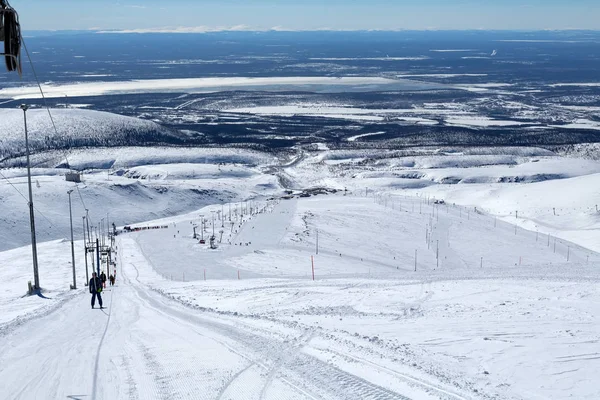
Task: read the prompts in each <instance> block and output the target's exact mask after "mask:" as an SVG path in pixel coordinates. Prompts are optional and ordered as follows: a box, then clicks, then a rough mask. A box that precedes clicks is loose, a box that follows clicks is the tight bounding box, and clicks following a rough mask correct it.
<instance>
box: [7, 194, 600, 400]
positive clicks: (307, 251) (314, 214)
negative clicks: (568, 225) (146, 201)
mask: <svg viewBox="0 0 600 400" xmlns="http://www.w3.org/2000/svg"><path fill="white" fill-rule="evenodd" d="M254 206H255V209H256V210H259V211H260V212H257V213H255V214H254V215H252V216H249V215H245V216H244V217H240V216H239V214H238V215H236V213H232V220H233V222H234V227H236V228H237V231H238V232H237V233H236V232H235V229H234V233H232V234H231V235H225V234H224V236H223V243H221V244H220V245H219V248H218V249H216V250H209V249H208V248H207V246H202V245H199V244H198V243H197V240H194V239H193V238H192V226H193V225H194V223H196V222H198V219H199V215H200V214H203V215H204V216H205V217H208V216H211V211H217V210H220V209H221V206H220V205H213V206H208V207H205V208H202V209H199V210H197V211H196V212H193V213H190V214H183V215H181V216H178V217H169V218H164V219H161V220H157V221H150V222H148V223H147V225H152V224H166V225H168V228H167V229H160V230H147V231H139V232H134V233H124V234H121V235H119V236H118V240H117V248H118V257H117V277H118V280H117V286H116V287H114V288H109V289H107V290H106V291H105V292H104V301H105V305H106V306H107V308H106V309H105V310H98V309H96V310H91V309H90V306H89V296H88V295H87V293H86V292H85V289H80V290H78V291H76V292H67V288H66V285H65V286H63V289H62V290H63V291H62V292H61V291H60V290H59V289H57V292H55V293H52V296H50V295H48V296H47V297H54V298H60V299H62V300H60V302H57V300H53V299H40V298H25V299H13V300H12V301H13V303H12V305H13V309H16V308H17V307H18V305H19V304H21V303H20V302H22V301H32V300H33V301H36V302H37V303H38V305H40V304H41V305H42V306H40V308H38V309H37V310H38V311H37V317H35V314H36V311H35V307H34V306H32V307H33V308H31V309H30V310H29V314H30V316H29V317H28V318H26V319H24V320H23V321H22V322H20V323H15V321H18V320H19V318H20V317H19V313H14V314H13V315H12V322H10V321H6V319H5V320H4V323H3V325H2V327H3V329H0V349H1V350H0V381H1V382H12V384H11V385H10V386H9V387H7V388H4V389H3V395H5V396H6V398H11V399H28V398H66V397H69V396H71V398H92V399H110V398H130V399H135V398H138V399H142V398H143V399H154V398H172V399H178V398H180V399H356V398H361V399H362V398H375V399H488V398H501V399H518V398H524V397H525V398H532V399H542V398H556V399H562V398H571V397H572V396H575V397H576V398H581V399H594V398H597V397H598V396H599V395H600V392H598V389H597V385H595V383H594V382H595V379H596V377H595V375H596V374H595V371H596V370H597V365H598V364H597V363H598V357H597V351H596V343H597V341H598V340H599V339H600V328H599V327H600V324H599V323H598V322H599V321H598V315H599V313H598V311H599V310H598V306H597V305H598V304H600V302H599V301H598V300H600V299H599V298H598V297H599V294H598V291H597V286H598V282H599V280H600V274H599V273H598V265H600V255H599V254H598V253H595V252H593V251H591V250H588V249H586V248H583V247H580V246H578V245H577V244H574V243H570V242H566V241H564V240H561V239H557V249H556V252H555V251H554V247H553V243H554V237H552V241H551V246H549V245H548V243H547V238H546V237H545V236H541V235H539V234H537V233H536V232H532V231H526V230H524V229H523V228H521V227H517V229H516V234H515V225H512V224H508V223H506V222H504V221H502V220H499V219H497V218H494V217H493V216H489V215H487V214H483V213H481V212H480V211H479V212H476V211H475V210H474V209H473V208H471V207H469V208H464V207H453V206H448V207H446V205H435V204H433V201H428V200H427V199H426V198H425V197H406V196H390V195H385V196H376V197H372V196H370V197H360V196H353V195H348V196H343V195H329V196H317V197H312V198H301V199H293V200H278V201H275V202H269V203H268V204H267V203H266V202H260V201H257V202H255V203H254ZM234 207H237V209H238V210H239V207H240V205H239V204H235V203H234ZM224 210H227V211H228V204H225V205H224ZM225 215H227V216H228V212H225ZM208 218H209V221H212V220H211V218H210V217H208ZM223 222H225V221H223ZM227 222H229V221H227ZM217 224H218V226H216V228H217V229H218V228H220V222H219V221H218V219H217V222H216V225H217ZM141 225H144V224H140V226H141ZM207 230H208V231H211V226H210V224H209V226H208V228H207ZM317 230H318V231H319V254H318V255H317V254H316V231H317ZM227 242H231V243H240V242H241V243H243V244H244V245H243V246H239V245H237V246H236V245H233V244H228V243H227ZM250 242H251V244H250ZM245 243H249V244H248V246H245ZM57 244H60V245H63V246H64V242H63V243H62V244H61V243H55V244H52V243H50V244H48V246H42V248H41V254H42V256H43V257H45V256H50V255H52V251H54V250H53V249H54V248H55V247H56V246H57ZM67 244H68V243H67ZM69 245H70V244H69ZM438 246H439V247H438ZM27 250H28V249H27V248H21V249H15V250H12V251H11V252H12V253H11V252H5V253H0V255H1V256H5V255H6V254H13V259H12V260H13V261H11V262H13V263H14V264H15V265H18V266H19V270H20V271H21V272H20V274H19V273H15V274H14V276H12V277H11V278H10V279H9V280H8V281H6V282H5V285H9V286H11V285H13V286H16V285H17V284H22V281H23V280H25V279H26V277H27V276H28V273H29V269H30V265H29V263H28V261H27V260H26V259H25V260H20V261H19V260H16V259H15V256H16V255H18V254H22V258H26V257H24V255H25V253H26V251H27ZM415 250H417V253H418V259H417V271H416V272H415V271H414V265H415V260H414V254H415ZM567 251H568V252H569V253H568V254H567V253H566V252H567ZM19 252H20V253H19ZM65 253H67V254H68V252H65ZM436 254H438V255H439V257H438V258H437V259H436ZM311 256H314V260H315V280H314V281H313V280H312V270H311V264H310V257H311ZM481 257H483V263H482V262H481ZM567 258H568V260H567ZM63 260H64V258H63ZM79 265H81V264H79ZM62 271H64V272H63V273H62V275H60V274H59V273H56V274H55V275H53V276H49V275H48V273H47V272H46V271H43V276H42V279H45V282H47V283H46V286H52V285H55V286H57V287H60V286H61V285H60V284H59V282H60V281H62V282H68V277H69V275H68V273H69V266H68V265H67V266H65V267H64V268H63V269H62ZM79 271H80V272H79V274H78V279H79V280H80V281H81V280H82V278H81V276H82V274H81V269H79ZM204 271H206V280H204ZM238 272H239V275H238ZM184 275H185V276H184ZM80 286H81V284H80ZM16 292H18V289H15V290H14V293H16ZM36 299H37V300H36ZM9 301H10V300H9V299H5V300H4V302H3V304H2V305H1V306H2V308H3V310H4V309H5V304H7V303H8V302H9ZM53 301H54V302H55V303H54V304H55V306H53V307H52V308H51V309H47V308H42V307H43V305H44V304H52V303H45V302H53ZM31 314H33V315H34V316H31ZM40 344H42V345H41V346H40ZM7 366H10V367H7Z"/></svg>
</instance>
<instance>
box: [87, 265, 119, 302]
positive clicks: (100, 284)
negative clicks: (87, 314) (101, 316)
mask: <svg viewBox="0 0 600 400" xmlns="http://www.w3.org/2000/svg"><path fill="white" fill-rule="evenodd" d="M115 279H116V278H115V276H114V275H112V274H111V275H110V276H109V277H108V281H109V282H110V286H114V285H115ZM88 287H89V291H90V294H91V295H92V308H94V306H95V304H96V297H97V298H98V304H100V308H104V307H102V289H104V288H105V287H106V274H105V273H104V271H102V273H101V274H100V276H98V274H97V273H95V272H94V273H92V279H90V283H89V285H88Z"/></svg>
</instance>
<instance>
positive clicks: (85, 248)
mask: <svg viewBox="0 0 600 400" xmlns="http://www.w3.org/2000/svg"><path fill="white" fill-rule="evenodd" d="M82 218H83V251H84V257H83V259H84V260H85V286H87V285H88V282H89V281H90V275H89V273H88V262H87V241H86V240H85V216H84V217H82Z"/></svg>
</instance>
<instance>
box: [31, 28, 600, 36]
mask: <svg viewBox="0 0 600 400" xmlns="http://www.w3.org/2000/svg"><path fill="white" fill-rule="evenodd" d="M23 32H24V33H27V32H48V33H96V34H206V33H227V32H231V33H233V32H246V33H311V32H329V33H331V32H339V33H352V32H357V33H358V32H361V33H369V32H373V33H402V32H519V33H537V32H594V33H597V32H600V28H599V29H585V28H557V29H551V28H545V29H528V28H520V29H482V28H465V29H457V28H423V29H403V28H396V29H334V28H327V27H324V28H315V29H288V28H281V27H273V28H268V29H260V28H250V27H245V26H234V27H206V26H199V27H175V28H174V27H164V28H139V29H98V28H90V29H23Z"/></svg>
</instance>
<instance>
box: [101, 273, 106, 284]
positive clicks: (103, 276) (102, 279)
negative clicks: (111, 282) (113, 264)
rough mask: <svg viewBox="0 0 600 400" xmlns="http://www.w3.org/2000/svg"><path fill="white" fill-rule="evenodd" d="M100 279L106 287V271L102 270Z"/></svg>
mask: <svg viewBox="0 0 600 400" xmlns="http://www.w3.org/2000/svg"><path fill="white" fill-rule="evenodd" d="M100 280H101V281H102V287H103V288H105V287H106V274H105V273H104V271H102V273H101V274H100Z"/></svg>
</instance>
